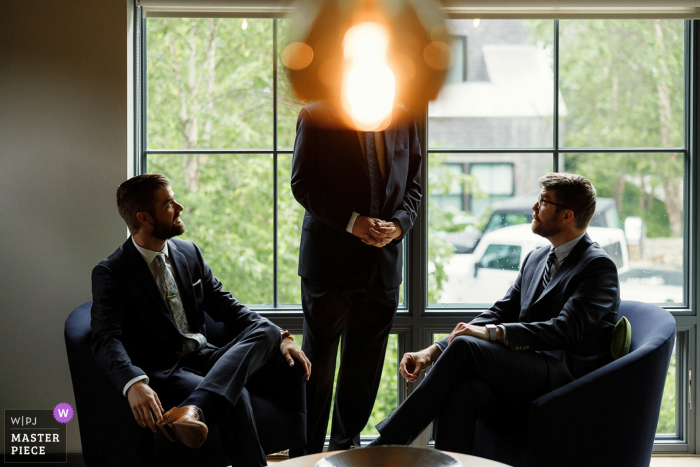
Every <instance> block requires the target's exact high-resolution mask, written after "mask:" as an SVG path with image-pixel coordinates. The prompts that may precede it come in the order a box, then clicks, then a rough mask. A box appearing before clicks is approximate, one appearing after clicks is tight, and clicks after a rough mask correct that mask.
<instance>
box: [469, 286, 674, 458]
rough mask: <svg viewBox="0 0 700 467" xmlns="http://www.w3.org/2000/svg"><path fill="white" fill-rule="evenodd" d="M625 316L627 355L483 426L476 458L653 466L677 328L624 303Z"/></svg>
mask: <svg viewBox="0 0 700 467" xmlns="http://www.w3.org/2000/svg"><path fill="white" fill-rule="evenodd" d="M622 316H626V317H627V319H628V320H629V321H630V324H631V325H632V346H631V348H630V353H629V354H628V355H626V356H624V357H622V358H620V359H618V360H615V361H613V362H612V363H610V364H608V365H606V366H604V367H603V368H599V369H598V370H596V371H594V372H592V373H589V374H588V375H586V376H584V377H582V378H579V379H578V380H576V381H573V382H571V383H569V384H567V385H565V386H563V387H561V388H558V389H556V390H554V391H552V392H550V393H548V394H545V395H543V396H542V397H540V398H538V399H536V400H534V401H533V402H532V403H531V404H530V405H529V407H521V408H513V411H511V412H510V415H511V416H508V417H502V418H500V419H498V420H489V421H484V420H479V421H478V422H477V432H476V439H475V444H474V455H476V456H480V457H486V458H488V459H492V460H496V461H499V462H503V463H506V464H509V465H514V466H519V467H520V466H529V467H548V466H567V467H575V466H593V465H614V466H616V467H626V466H630V467H648V466H649V462H650V459H651V450H652V447H653V445H654V436H655V433H656V425H657V422H658V418H659V411H660V409H661V398H662V395H663V390H664V383H665V381H666V374H667V372H668V365H669V361H670V359H671V352H672V350H673V345H674V342H675V335H676V322H675V320H674V318H673V316H672V315H671V314H670V313H669V312H668V311H666V310H664V309H663V308H659V307H657V306H654V305H649V304H646V303H641V302H633V301H626V300H624V301H622V304H621V306H620V317H622ZM514 384H517V383H514ZM514 413H515V416H512V415H513V414H514Z"/></svg>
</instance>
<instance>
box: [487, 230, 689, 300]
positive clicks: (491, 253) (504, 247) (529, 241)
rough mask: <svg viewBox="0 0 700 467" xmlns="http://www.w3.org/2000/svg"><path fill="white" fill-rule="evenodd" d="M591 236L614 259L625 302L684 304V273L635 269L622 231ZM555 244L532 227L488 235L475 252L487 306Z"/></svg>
mask: <svg viewBox="0 0 700 467" xmlns="http://www.w3.org/2000/svg"><path fill="white" fill-rule="evenodd" d="M587 232H588V235H589V236H590V237H591V240H593V241H594V242H598V244H599V245H600V246H601V247H602V248H603V249H604V250H605V251H606V252H607V253H608V255H610V257H611V258H612V260H613V261H614V262H615V265H616V266H617V270H618V274H619V278H620V296H621V298H622V299H623V300H639V301H644V302H649V303H682V302H683V285H682V284H683V282H682V277H683V274H682V271H674V270H668V271H661V270H648V269H632V268H630V264H629V254H628V250H627V241H626V239H625V233H624V231H623V230H622V229H616V228H609V227H589V228H588V230H587ZM550 245H551V243H549V241H548V240H547V239H545V238H543V237H540V236H539V235H537V234H535V233H533V232H532V229H531V226H530V224H521V225H515V226H509V227H504V228H501V229H498V230H495V231H493V232H490V233H487V234H486V235H484V237H483V238H482V239H481V241H480V242H479V245H478V246H477V247H476V249H475V250H474V254H473V259H474V278H475V284H474V285H475V286H476V287H477V288H478V289H479V293H480V295H481V296H483V297H485V300H484V301H485V302H487V301H489V299H493V300H497V299H498V298H500V297H502V296H503V294H504V293H505V291H506V290H507V289H508V287H510V286H511V285H512V284H513V283H514V282H515V279H516V277H517V275H518V271H519V270H520V266H521V264H522V262H523V260H524V259H525V257H526V256H527V254H528V253H529V252H530V251H532V250H535V249H537V248H543V247H545V248H549V247H550Z"/></svg>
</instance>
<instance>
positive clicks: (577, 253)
mask: <svg viewBox="0 0 700 467" xmlns="http://www.w3.org/2000/svg"><path fill="white" fill-rule="evenodd" d="M592 243H593V242H592V241H591V238H590V237H589V236H588V234H587V233H586V234H584V236H583V238H582V239H581V240H580V241H579V242H578V243H577V244H576V246H575V247H574V249H573V250H572V251H571V253H569V256H568V257H567V258H566V259H565V260H564V263H563V264H562V265H561V266H560V267H559V269H558V270H557V272H556V273H555V274H554V276H552V280H550V281H549V284H547V287H546V288H545V289H544V290H543V291H542V295H541V296H545V295H546V294H548V293H549V292H550V291H551V290H552V289H554V287H556V286H557V284H559V282H561V280H562V278H564V277H566V275H567V274H568V273H569V272H570V271H571V270H572V269H573V268H574V266H576V265H577V264H578V260H579V258H580V257H581V255H582V254H583V252H584V251H586V250H587V249H588V247H589V246H591V244H592Z"/></svg>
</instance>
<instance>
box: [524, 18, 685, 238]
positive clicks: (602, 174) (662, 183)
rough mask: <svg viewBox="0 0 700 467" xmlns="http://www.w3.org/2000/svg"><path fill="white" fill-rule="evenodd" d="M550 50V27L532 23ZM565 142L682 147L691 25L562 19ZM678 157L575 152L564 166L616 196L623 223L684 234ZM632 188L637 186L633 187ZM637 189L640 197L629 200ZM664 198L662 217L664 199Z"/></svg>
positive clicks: (602, 191)
mask: <svg viewBox="0 0 700 467" xmlns="http://www.w3.org/2000/svg"><path fill="white" fill-rule="evenodd" d="M527 24H528V25H529V26H530V27H532V29H533V35H532V37H533V40H534V41H535V42H537V43H538V44H540V46H543V47H549V48H551V47H552V46H553V38H552V35H551V28H550V27H549V22H544V21H528V22H527ZM559 25H560V33H559V50H560V68H559V86H560V91H561V97H562V101H560V102H562V103H563V104H565V108H566V113H565V114H562V115H561V117H562V120H561V122H562V123H561V126H560V135H561V141H560V144H562V145H563V146H566V147H664V148H671V147H681V146H683V144H684V140H683V136H684V135H683V128H684V127H683V110H684V61H683V60H684V58H683V57H684V54H683V44H684V24H683V21H679V20H590V21H560V23H559ZM683 167H684V161H683V159H682V156H681V155H679V154H614V153H606V154H568V155H567V156H566V159H565V169H566V170H567V171H570V172H576V173H580V174H582V175H585V176H586V177H588V178H589V179H590V180H591V181H592V182H593V184H594V185H595V186H596V188H597V189H598V192H599V196H608V197H613V198H615V200H616V201H617V205H618V207H619V208H621V216H620V217H621V218H622V219H623V220H624V219H625V218H626V217H627V216H630V215H641V216H642V217H643V218H644V219H645V221H646V222H647V226H648V234H649V235H650V236H674V237H680V236H682V220H683V217H682V216H683V213H682V209H683V203H682V177H683ZM633 187H636V189H635V188H633ZM630 189H632V191H633V194H634V195H636V196H634V197H630V196H628V190H630ZM657 193H663V195H662V199H663V207H664V209H665V213H664V214H663V215H662V217H663V218H665V219H661V218H660V217H659V212H658V209H657V208H655V205H657V204H658V202H659V201H658V198H659V195H658V194H657Z"/></svg>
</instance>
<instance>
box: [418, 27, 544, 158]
mask: <svg viewBox="0 0 700 467" xmlns="http://www.w3.org/2000/svg"><path fill="white" fill-rule="evenodd" d="M448 26H449V28H450V32H451V34H452V35H453V37H454V38H455V39H454V41H453V45H454V46H455V49H454V51H455V52H456V53H455V60H454V63H453V65H452V68H451V69H450V70H449V73H448V79H447V82H446V84H445V86H444V87H443V88H442V90H441V91H440V95H439V96H438V98H437V99H436V100H435V101H433V102H431V103H430V106H429V111H428V117H429V120H428V122H429V124H428V128H429V137H428V144H429V147H430V148H515V147H526V148H531V147H552V141H553V134H552V126H553V124H552V121H553V119H552V115H553V112H554V105H553V96H554V74H553V72H552V62H553V59H552V50H553V49H552V47H551V46H549V45H547V42H545V41H543V40H542V39H541V38H540V36H547V35H549V43H551V42H552V39H551V38H552V36H553V34H554V22H553V21H522V20H482V21H479V22H477V21H474V20H449V21H448Z"/></svg>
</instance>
